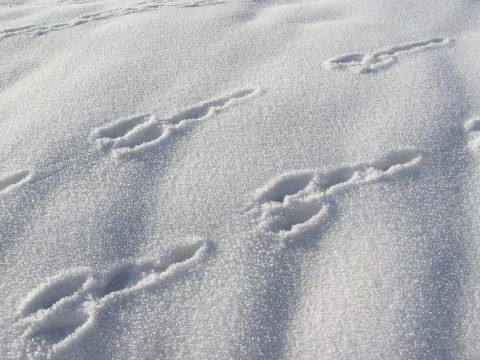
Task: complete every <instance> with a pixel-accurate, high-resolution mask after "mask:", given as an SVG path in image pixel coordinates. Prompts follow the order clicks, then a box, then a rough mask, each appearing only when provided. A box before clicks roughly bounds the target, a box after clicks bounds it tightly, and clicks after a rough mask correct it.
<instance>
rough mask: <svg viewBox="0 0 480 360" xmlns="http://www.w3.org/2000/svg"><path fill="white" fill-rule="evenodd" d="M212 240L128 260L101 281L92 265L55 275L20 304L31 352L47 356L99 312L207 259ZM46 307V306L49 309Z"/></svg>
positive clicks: (76, 337) (82, 331) (84, 328)
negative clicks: (146, 258) (152, 257)
mask: <svg viewBox="0 0 480 360" xmlns="http://www.w3.org/2000/svg"><path fill="white" fill-rule="evenodd" d="M209 246H210V243H208V242H205V241H196V242H194V243H192V244H189V245H187V246H183V247H180V248H178V249H175V250H172V251H170V252H168V253H166V254H165V255H164V256H163V257H162V259H161V260H160V261H157V262H154V261H146V262H138V263H128V264H123V265H121V266H119V267H118V268H116V269H114V270H112V271H110V273H109V275H108V276H107V277H108V278H109V279H108V280H107V281H106V282H104V285H101V284H100V285H99V281H98V279H97V280H95V275H94V274H93V273H92V271H91V270H90V269H86V268H85V269H77V270H74V271H72V272H71V273H69V274H66V275H64V274H62V275H60V276H55V277H52V278H50V279H49V280H48V281H47V282H46V283H44V284H41V285H40V286H38V287H37V288H36V289H34V290H33V291H32V292H31V293H30V294H29V295H27V298H26V300H24V301H23V303H22V304H21V306H20V317H19V318H18V325H19V326H20V327H21V329H22V330H21V331H22V332H23V335H22V336H21V339H22V341H23V343H22V344H23V346H24V348H25V351H26V352H27V353H30V354H31V353H33V352H35V353H37V354H39V353H40V352H42V353H44V354H45V355H46V357H48V356H50V355H52V354H53V353H55V352H57V351H59V350H61V349H62V348H65V347H66V346H69V345H68V344H70V343H71V342H72V341H77V340H79V339H80V338H81V337H82V336H83V335H84V334H86V333H87V332H88V330H89V329H90V327H91V326H93V324H94V320H95V316H96V315H97V313H98V311H99V310H100V309H101V308H103V307H104V306H105V305H106V304H107V303H108V302H110V301H112V300H113V301H114V300H115V299H118V298H119V297H122V296H124V295H126V294H132V293H136V292H139V291H144V290H146V289H149V288H151V287H152V286H155V285H158V284H159V282H162V281H166V280H168V279H171V278H173V277H175V276H176V275H177V274H178V273H179V272H180V271H182V270H183V269H187V268H190V267H192V266H193V265H195V264H197V263H198V262H200V261H202V260H203V259H204V258H205V256H206V254H207V251H208V248H209ZM43 310H44V311H43Z"/></svg>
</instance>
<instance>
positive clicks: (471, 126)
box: [464, 117, 480, 156]
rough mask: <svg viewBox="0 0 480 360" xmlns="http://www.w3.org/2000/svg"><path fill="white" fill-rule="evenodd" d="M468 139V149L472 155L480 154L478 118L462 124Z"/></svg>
mask: <svg viewBox="0 0 480 360" xmlns="http://www.w3.org/2000/svg"><path fill="white" fill-rule="evenodd" d="M464 129H465V132H466V134H467V137H468V149H469V150H470V152H471V153H472V154H473V155H477V156H478V155H479V154H480V117H474V118H472V119H470V120H468V121H467V122H466V123H465V124H464Z"/></svg>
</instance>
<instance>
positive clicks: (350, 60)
mask: <svg viewBox="0 0 480 360" xmlns="http://www.w3.org/2000/svg"><path fill="white" fill-rule="evenodd" d="M451 43H452V40H450V39H447V38H431V39H428V40H422V41H414V42H410V43H407V44H402V45H395V46H391V47H388V48H385V49H383V50H375V51H373V52H371V53H363V54H362V53H353V54H345V55H340V56H336V57H333V58H331V59H328V60H326V61H325V62H324V63H323V64H324V66H325V67H326V68H327V69H349V70H350V71H352V72H353V73H356V74H368V73H374V72H378V71H379V70H382V69H386V68H388V67H390V66H391V65H393V64H394V63H395V62H396V61H397V57H398V56H399V55H401V54H402V53H406V52H414V51H423V50H428V49H434V48H437V47H441V46H447V45H449V44H451Z"/></svg>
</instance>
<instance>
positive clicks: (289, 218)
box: [270, 199, 328, 234]
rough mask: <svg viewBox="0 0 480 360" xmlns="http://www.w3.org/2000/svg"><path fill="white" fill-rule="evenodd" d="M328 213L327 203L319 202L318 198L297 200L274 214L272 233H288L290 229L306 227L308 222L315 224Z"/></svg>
mask: <svg viewBox="0 0 480 360" xmlns="http://www.w3.org/2000/svg"><path fill="white" fill-rule="evenodd" d="M327 214H328V205H326V204H323V203H321V202H320V201H318V199H310V200H308V201H298V202H295V203H294V204H292V205H290V206H288V207H284V208H283V209H282V210H281V211H280V212H279V213H277V214H274V220H273V221H272V222H271V224H270V226H271V231H272V232H274V233H280V232H283V233H285V234H286V233H289V232H291V231H292V230H294V229H295V230H297V231H298V230H300V229H301V228H308V226H309V225H310V223H311V224H312V225H313V224H316V223H318V220H320V219H323V218H324V217H325V216H326V215H327Z"/></svg>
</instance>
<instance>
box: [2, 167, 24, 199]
mask: <svg viewBox="0 0 480 360" xmlns="http://www.w3.org/2000/svg"><path fill="white" fill-rule="evenodd" d="M30 178H31V175H30V171H26V170H24V171H19V172H16V173H14V174H12V175H9V176H7V177H5V178H3V179H0V193H2V192H7V191H9V190H10V189H13V188H14V187H17V186H20V185H22V184H24V183H26V182H28V181H29V180H30Z"/></svg>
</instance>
